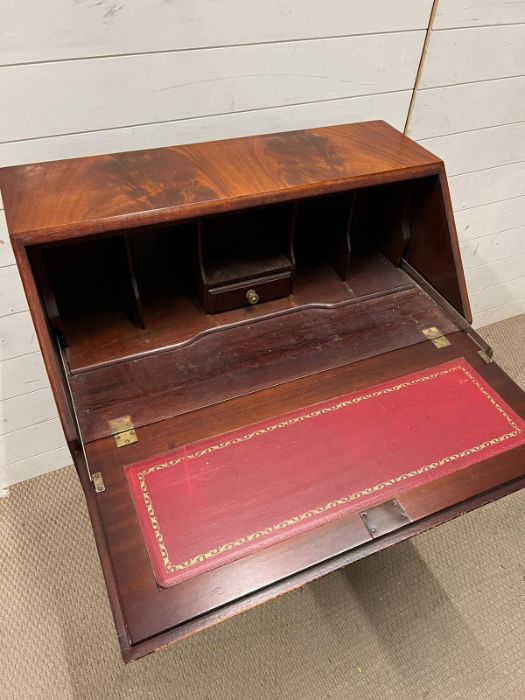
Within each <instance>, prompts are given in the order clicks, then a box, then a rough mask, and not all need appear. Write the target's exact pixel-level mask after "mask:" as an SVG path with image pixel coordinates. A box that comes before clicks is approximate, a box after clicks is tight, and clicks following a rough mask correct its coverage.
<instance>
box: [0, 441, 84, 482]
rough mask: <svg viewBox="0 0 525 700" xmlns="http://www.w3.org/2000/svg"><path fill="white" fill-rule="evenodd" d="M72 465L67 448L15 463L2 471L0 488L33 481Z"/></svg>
mask: <svg viewBox="0 0 525 700" xmlns="http://www.w3.org/2000/svg"><path fill="white" fill-rule="evenodd" d="M72 463H73V460H72V459H71V454H70V452H69V450H68V449H67V447H61V448H59V449H58V450H51V451H50V452H44V453H42V454H39V455H36V456H35V457H30V458H29V459H23V460H21V461H20V462H14V463H12V464H10V465H9V466H8V467H4V468H2V469H0V488H7V487H8V486H12V485H13V484H17V483H18V482H20V481H26V480H27V479H33V478H34V477H35V476H40V475H41V474H46V473H47V472H52V471H54V470H55V469H61V468H62V467H68V466H69V465H71V464H72Z"/></svg>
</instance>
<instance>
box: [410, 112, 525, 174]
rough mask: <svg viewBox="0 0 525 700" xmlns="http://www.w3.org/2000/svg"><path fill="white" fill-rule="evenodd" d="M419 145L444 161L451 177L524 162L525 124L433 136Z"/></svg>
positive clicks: (421, 141)
mask: <svg viewBox="0 0 525 700" xmlns="http://www.w3.org/2000/svg"><path fill="white" fill-rule="evenodd" d="M420 143H421V145H422V146H424V147H425V148H428V150H429V151H432V153H435V154H436V155H438V156H440V157H441V158H443V160H444V161H445V166H446V169H447V173H448V175H449V177H450V176H451V175H460V174H462V173H468V172H473V171H475V170H482V169H484V168H493V167H495V166H498V165H506V164H508V163H516V162H522V161H525V122H520V123H518V124H505V125H504V126H494V127H490V128H488V129H478V130H476V131H468V132H462V133H460V134H449V135H447V136H435V137H434V138H431V139H422V140H420Z"/></svg>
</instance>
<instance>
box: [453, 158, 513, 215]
mask: <svg viewBox="0 0 525 700" xmlns="http://www.w3.org/2000/svg"><path fill="white" fill-rule="evenodd" d="M449 185H450V194H451V195H452V203H453V205H454V209H455V210H456V211H458V210H461V209H467V208H470V207H476V206H480V205H482V204H489V203H491V202H497V201H498V200H502V199H509V198H511V197H519V196H520V195H525V161H522V162H521V163H512V164H511V165H503V166H501V167H497V168H489V169H486V170H478V171H476V172H473V173H465V174H464V175H456V176H455V177H450V178H449Z"/></svg>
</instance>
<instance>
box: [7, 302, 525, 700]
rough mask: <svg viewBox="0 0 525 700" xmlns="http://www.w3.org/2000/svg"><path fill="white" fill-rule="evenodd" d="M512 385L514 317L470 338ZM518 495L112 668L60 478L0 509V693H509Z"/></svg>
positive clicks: (103, 614)
mask: <svg viewBox="0 0 525 700" xmlns="http://www.w3.org/2000/svg"><path fill="white" fill-rule="evenodd" d="M484 335H485V336H486V337H487V338H488V340H489V341H490V342H491V343H492V344H493V345H494V346H495V347H496V350H497V358H498V360H499V362H500V363H501V364H502V365H503V366H504V367H505V368H506V369H507V371H508V372H509V373H510V374H512V375H513V376H514V377H515V378H516V379H517V380H518V381H520V382H521V384H522V385H523V386H524V387H525V353H524V351H523V345H524V341H525V316H521V317H519V318H516V319H513V320H510V321H506V322H502V323H498V324H495V325H493V326H491V327H488V328H486V329H485V330H484ZM524 505H525V499H524V497H523V494H522V493H521V494H520V493H518V494H514V495H512V496H508V497H507V498H504V499H502V500H500V501H498V502H497V503H494V504H491V505H489V506H486V507H485V508H481V509H480V510H478V511H476V512H474V513H471V514H469V515H465V516H463V517H462V518H459V519H458V520H455V521H453V522H451V523H449V524H447V525H444V526H442V527H440V528H438V529H436V530H433V531H430V532H428V533H425V534H423V535H420V536H419V537H417V538H415V539H413V540H411V541H409V542H406V543H403V544H400V545H397V546H396V547H392V548H390V549H389V550H387V551H385V552H382V553H379V554H376V555H374V556H372V557H369V558H368V559H366V560H364V561H361V562H358V563H356V564H353V565H351V566H349V567H347V568H345V569H343V570H342V571H339V572H336V573H334V574H332V575H330V576H327V577H325V578H324V579H322V580H320V581H317V582H315V583H313V584H310V585H308V586H306V587H305V588H304V589H302V590H298V591H296V592H294V593H291V594H289V595H286V596H283V597H281V598H280V599H278V600H276V601H274V602H272V603H269V604H266V605H263V606H262V607H259V608H257V609H255V610H252V611H250V612H249V613H246V614H244V615H241V616H238V617H237V618H235V619H233V620H230V621H228V622H225V623H223V624H221V625H218V626H216V627H214V628H212V629H210V630H208V631H206V632H203V633H200V634H198V635H195V636H194V637H192V638H190V639H188V640H186V641H184V642H180V643H178V644H175V645H172V646H171V647H170V648H168V649H165V650H163V651H160V652H158V653H156V654H154V655H152V656H149V657H147V658H145V659H143V660H141V661H138V662H135V663H133V664H130V665H128V666H125V665H124V664H123V663H122V662H121V660H120V655H119V652H118V649H117V642H116V637H115V633H114V629H113V624H112V619H111V613H110V610H109V605H108V602H107V598H106V593H105V588H104V583H103V580H102V574H101V572H100V568H99V564H98V559H97V555H96V551H95V546H94V542H93V537H92V534H91V531H90V525H89V520H88V516H87V512H86V508H85V505H84V501H83V497H82V493H81V490H80V487H79V485H78V483H77V480H76V477H75V474H74V472H73V469H70V468H68V469H63V470H60V471H56V472H54V473H51V474H48V475H46V476H43V477H39V478H37V479H34V480H32V481H30V482H26V483H23V484H20V485H18V486H16V487H14V488H13V489H12V491H11V495H10V496H9V497H8V498H6V499H3V500H2V501H0V533H1V540H0V563H1V579H0V670H1V676H0V697H1V698H2V700H3V699H4V698H6V699H11V698H24V699H25V698H45V699H48V698H64V699H68V698H97V699H98V698H104V699H105V698H109V699H111V700H112V699H113V698H115V699H117V698H126V699H128V698H184V699H186V698H188V699H191V700H199V699H201V698H202V699H204V698H208V699H213V700H215V699H221V700H222V699H227V700H230V699H232V700H234V699H237V698H239V699H241V698H242V699H243V700H244V699H249V700H251V699H255V698H264V699H267V698H271V699H274V698H279V699H281V698H284V699H288V698H294V699H296V698H301V699H303V698H306V699H308V698H316V699H319V698H321V699H324V698H359V699H361V698H374V700H376V699H377V698H381V699H382V698H403V699H404V700H407V699H408V700H412V699H420V698H431V699H441V698H447V699H449V698H457V699H458V700H469V699H470V698H473V699H475V700H481V699H482V698H487V699H490V700H494V699H495V698H525V677H524V676H525V610H524V608H525V567H524V532H525V509H524Z"/></svg>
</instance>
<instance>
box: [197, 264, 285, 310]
mask: <svg viewBox="0 0 525 700" xmlns="http://www.w3.org/2000/svg"><path fill="white" fill-rule="evenodd" d="M291 293H292V272H291V270H289V271H287V272H282V273H279V274H276V275H268V276H267V277H256V278H253V279H250V280H245V281H244V282H237V283H236V284H226V285H222V286H221V287H214V288H212V289H210V290H208V298H207V311H208V313H210V314H217V313H220V312H221V311H229V310H230V309H237V308H239V307H241V306H250V305H255V304H260V303H262V302H264V301H271V300H272V299H278V298H279V297H285V296H288V295H289V294H291Z"/></svg>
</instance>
